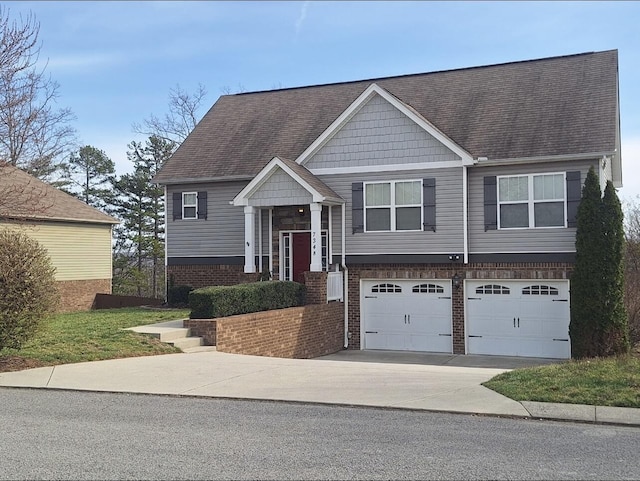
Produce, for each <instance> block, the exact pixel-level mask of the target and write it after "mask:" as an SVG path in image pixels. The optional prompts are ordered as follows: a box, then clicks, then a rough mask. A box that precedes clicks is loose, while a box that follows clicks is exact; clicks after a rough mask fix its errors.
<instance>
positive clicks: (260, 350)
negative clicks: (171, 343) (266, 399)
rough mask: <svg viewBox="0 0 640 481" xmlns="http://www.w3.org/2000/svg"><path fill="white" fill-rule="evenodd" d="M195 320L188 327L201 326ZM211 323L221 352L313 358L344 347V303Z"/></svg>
mask: <svg viewBox="0 0 640 481" xmlns="http://www.w3.org/2000/svg"><path fill="white" fill-rule="evenodd" d="M193 321H194V320H188V321H185V324H184V325H185V327H190V325H192V324H198V323H193ZM200 321H207V320H202V319H201V320H200ZM208 321H209V323H208V324H209V326H211V325H212V324H213V325H214V327H213V329H214V330H215V331H216V332H215V337H216V345H217V349H218V351H221V352H228V353H233V354H247V355H254V356H269V357H284V358H292V359H310V358H313V357H318V356H324V355H326V354H331V353H334V352H337V351H339V350H341V349H342V346H343V339H344V304H343V303H341V302H331V303H329V304H312V305H307V306H303V307H290V308H288V309H277V310H273V311H264V312H255V313H251V314H242V315H238V316H229V317H220V318H218V319H211V320H208ZM211 321H213V322H211ZM204 325H205V322H201V323H200V327H198V328H197V329H204V327H203V326H204ZM201 332H202V331H201Z"/></svg>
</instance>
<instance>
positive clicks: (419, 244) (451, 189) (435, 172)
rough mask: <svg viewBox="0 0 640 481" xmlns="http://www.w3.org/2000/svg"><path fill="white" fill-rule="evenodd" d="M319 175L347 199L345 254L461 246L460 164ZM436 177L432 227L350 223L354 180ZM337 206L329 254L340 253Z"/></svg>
mask: <svg viewBox="0 0 640 481" xmlns="http://www.w3.org/2000/svg"><path fill="white" fill-rule="evenodd" d="M319 178H320V179H321V180H322V181H323V182H324V183H325V184H327V185H328V186H329V187H330V188H331V189H333V191H334V192H336V193H337V194H338V195H340V196H341V197H342V198H343V199H345V201H346V202H347V208H346V216H345V217H346V240H345V242H346V251H347V255H358V254H359V255H375V254H450V253H452V252H462V250H463V224H462V167H459V168H442V169H428V170H425V169H421V170H408V171H394V172H378V173H372V172H369V173H361V174H340V175H335V174H334V175H325V176H319ZM425 178H434V179H435V180H436V231H435V232H433V231H431V230H424V231H396V232H361V233H357V234H353V231H352V225H351V208H352V206H353V200H352V197H351V185H352V183H354V182H378V181H390V180H422V179H425ZM340 216H341V209H340V208H335V209H334V210H333V213H332V220H333V222H332V230H333V232H332V234H333V235H332V237H333V255H334V256H335V255H339V254H341V253H342V252H341V239H340V232H341V225H342V224H341V218H340Z"/></svg>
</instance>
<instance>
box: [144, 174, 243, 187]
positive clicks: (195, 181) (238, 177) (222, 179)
mask: <svg viewBox="0 0 640 481" xmlns="http://www.w3.org/2000/svg"><path fill="white" fill-rule="evenodd" d="M253 177H254V176H252V175H228V176H224V177H187V178H184V179H172V180H167V181H163V180H159V181H158V180H155V179H152V180H151V183H152V184H158V185H178V184H203V183H206V182H230V181H234V180H251V179H253Z"/></svg>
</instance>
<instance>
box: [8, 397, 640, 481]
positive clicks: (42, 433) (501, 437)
mask: <svg viewBox="0 0 640 481" xmlns="http://www.w3.org/2000/svg"><path fill="white" fill-rule="evenodd" d="M0 403H1V405H2V410H0V433H1V434H0V446H1V450H2V454H1V455H0V479H640V462H638V452H640V429H639V428H637V427H619V426H607V425H594V424H580V423H569V422H552V421H541V420H533V419H508V418H495V417H483V416H471V415H466V414H441V413H430V412H424V411H420V412H419V411H406V410H393V409H377V408H362V407H346V406H326V405H309V404H296V403H286V402H269V401H232V400H223V399H210V398H189V397H170V396H152V395H132V394H112V393H90V392H69V391H49V390H47V391H45V390H31V389H11V388H1V389H0Z"/></svg>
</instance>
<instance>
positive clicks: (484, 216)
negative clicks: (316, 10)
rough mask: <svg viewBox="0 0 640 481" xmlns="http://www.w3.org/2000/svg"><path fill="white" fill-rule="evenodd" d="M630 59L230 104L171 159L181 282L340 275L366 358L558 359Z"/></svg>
mask: <svg viewBox="0 0 640 481" xmlns="http://www.w3.org/2000/svg"><path fill="white" fill-rule="evenodd" d="M590 167H594V168H595V169H596V171H597V172H598V174H599V176H600V179H601V181H602V183H603V185H604V183H605V182H606V180H612V181H613V182H614V185H616V186H617V187H620V186H621V185H622V179H621V159H620V128H619V101H618V60H617V51H615V50H612V51H604V52H595V53H584V54H578V55H570V56H563V57H553V58H545V59H539V60H530V61H522V62H513V63H506V64H500V65H489V66H483V67H473V68H465V69H457V70H449V71H441V72H433V73H423V74H415V75H404V76H399V77H389V78H379V79H372V80H362V81H356V82H344V83H337V84H329V85H316V86H309V87H301V88H288V89H280V90H271V91H263V92H251V93H242V94H236V95H224V96H222V97H220V98H219V99H218V101H217V102H216V103H215V105H214V106H213V107H212V108H211V109H210V110H209V112H208V113H207V114H206V115H205V116H204V118H203V119H202V121H201V122H200V123H199V124H198V125H197V126H196V128H195V129H194V131H193V132H192V133H191V135H190V136H189V137H188V138H187V139H186V140H185V141H184V143H183V144H182V145H181V146H180V147H179V148H178V150H177V151H176V152H175V154H174V155H173V156H172V157H171V159H170V160H169V161H168V162H167V163H166V164H165V165H164V167H163V168H162V170H161V171H160V173H159V174H158V176H157V177H156V179H155V181H156V182H158V183H160V184H163V185H164V186H165V189H166V202H167V212H168V214H169V215H168V216H167V217H168V218H167V224H166V231H167V234H166V235H167V237H166V241H167V272H168V274H169V275H170V276H172V277H173V281H174V282H175V283H176V284H190V285H192V286H194V287H200V286H205V285H216V284H233V283H237V282H240V281H241V280H242V279H245V278H246V277H247V275H249V276H253V277H252V278H254V279H255V278H257V273H261V272H265V273H266V272H267V271H268V273H270V275H271V277H272V278H273V279H280V280H295V281H301V280H304V276H303V273H304V272H305V271H310V272H318V271H324V270H329V271H335V270H339V271H340V272H343V273H346V276H345V283H344V284H345V296H344V302H345V304H346V306H347V307H346V308H345V316H346V319H345V344H348V345H349V347H350V348H356V349H385V350H411V351H432V352H448V353H451V352H453V353H469V354H496V355H511V356H534V357H552V358H565V357H569V356H570V340H569V334H568V325H569V312H570V306H569V304H570V303H569V289H570V281H569V279H570V274H571V270H572V266H573V262H574V257H575V231H576V229H575V225H576V219H575V216H576V210H577V206H578V204H579V202H580V196H581V188H582V183H583V182H584V179H585V176H586V173H587V171H588V170H589V168H590Z"/></svg>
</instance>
